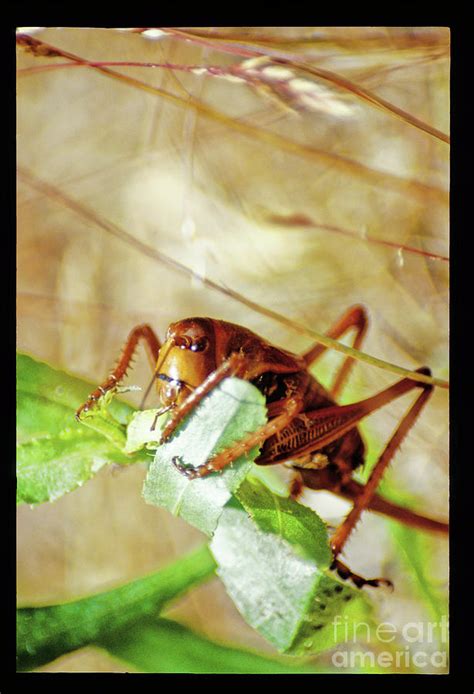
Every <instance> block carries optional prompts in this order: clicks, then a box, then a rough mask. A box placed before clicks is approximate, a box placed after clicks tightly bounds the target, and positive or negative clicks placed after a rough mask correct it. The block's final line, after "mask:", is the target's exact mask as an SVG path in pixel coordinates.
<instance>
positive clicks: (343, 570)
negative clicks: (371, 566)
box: [331, 559, 393, 588]
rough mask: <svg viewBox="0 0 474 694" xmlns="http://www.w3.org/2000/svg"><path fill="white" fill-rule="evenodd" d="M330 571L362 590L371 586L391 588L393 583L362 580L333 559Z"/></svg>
mask: <svg viewBox="0 0 474 694" xmlns="http://www.w3.org/2000/svg"><path fill="white" fill-rule="evenodd" d="M331 569H333V570H334V571H337V573H338V574H339V576H340V577H341V578H342V579H344V580H345V581H346V580H347V579H350V580H351V581H352V583H354V585H355V586H357V588H362V587H363V586H372V587H373V588H376V587H377V586H382V585H385V586H388V587H389V588H393V583H392V582H391V581H389V580H388V579H387V578H364V577H363V576H359V574H356V573H354V572H353V571H352V570H351V569H350V568H349V567H348V566H346V565H345V564H343V563H342V561H340V559H334V561H333V563H332V564H331Z"/></svg>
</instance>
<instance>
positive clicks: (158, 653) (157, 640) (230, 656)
mask: <svg viewBox="0 0 474 694" xmlns="http://www.w3.org/2000/svg"><path fill="white" fill-rule="evenodd" d="M98 645H100V646H101V647H103V648H106V649H107V651H109V652H110V653H111V654H112V655H113V656H114V657H116V658H119V659H120V660H122V661H124V662H125V663H128V664H130V665H131V666H133V668H134V669H135V670H138V671H139V672H155V673H165V672H169V673H189V674H235V675H238V674H259V675H260V674H261V675H271V674H275V675H277V674H278V675H280V674H281V675H283V674H288V675H297V674H305V673H306V674H314V673H316V672H324V671H325V670H324V669H323V668H318V667H317V666H315V665H300V664H294V663H293V662H292V661H291V660H290V659H283V658H281V657H280V658H279V659H277V658H270V657H265V656H262V655H258V654H257V653H252V652H251V651H246V650H243V649H240V648H233V647H230V646H224V645H221V644H219V643H215V642H214V641H210V640H209V639H206V638H204V637H202V636H199V635H198V634H196V633H194V632H192V631H191V630H189V629H187V628H186V627H184V626H182V625H181V624H178V623H177V622H173V621H171V620H167V619H156V620H155V619H153V620H152V619H147V620H143V621H141V622H140V623H139V624H136V625H134V626H132V627H131V628H130V629H126V630H122V631H120V632H116V633H114V634H113V636H112V637H110V638H107V639H103V640H102V641H100V642H99V644H98Z"/></svg>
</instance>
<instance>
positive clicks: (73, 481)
mask: <svg viewBox="0 0 474 694" xmlns="http://www.w3.org/2000/svg"><path fill="white" fill-rule="evenodd" d="M91 390H92V386H91V384H90V383H87V382H85V381H82V380H80V379H78V378H75V377H74V376H70V375H69V374H66V373H63V372H61V371H58V370H56V369H53V368H51V367H50V366H48V365H47V364H43V363H41V362H38V361H35V360H34V359H32V358H31V357H29V356H27V355H26V354H18V355H17V434H18V444H17V483H18V485H17V503H28V504H40V503H43V502H46V501H54V500H56V499H58V498H59V497H60V496H62V495H63V494H66V493H67V492H70V491H72V490H73V489H76V488H77V487H79V486H80V485H82V484H83V483H84V482H86V481H87V480H89V479H90V478H91V477H93V475H94V474H95V473H96V472H97V471H98V470H100V468H101V467H102V466H103V465H105V464H107V463H111V462H113V463H119V464H129V463H131V462H136V461H137V460H138V458H135V459H132V458H130V457H129V456H126V455H124V454H123V453H121V452H120V451H119V450H117V449H116V448H115V447H114V446H113V445H112V443H111V442H110V441H108V440H107V439H104V437H103V436H101V435H100V434H98V433H95V432H94V431H92V430H91V429H89V428H86V427H84V426H83V425H82V424H80V423H79V422H77V421H76V420H75V418H74V414H75V411H76V409H77V408H78V406H79V405H80V404H81V403H82V402H84V401H85V399H86V398H87V395H88V393H90V391H91ZM111 411H112V412H113V414H114V416H116V417H117V418H118V419H119V420H121V421H123V422H125V420H126V419H127V417H129V416H130V415H131V413H132V412H133V408H131V407H130V406H128V405H126V404H125V403H120V402H118V401H114V402H113V403H111ZM116 426H117V428H118V427H120V426H121V425H120V424H116ZM123 438H124V440H125V437H124V435H123Z"/></svg>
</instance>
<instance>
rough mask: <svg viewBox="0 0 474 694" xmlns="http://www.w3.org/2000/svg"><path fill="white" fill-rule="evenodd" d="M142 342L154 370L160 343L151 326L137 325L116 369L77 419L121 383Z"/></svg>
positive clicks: (128, 339) (83, 407) (93, 393)
mask: <svg viewBox="0 0 474 694" xmlns="http://www.w3.org/2000/svg"><path fill="white" fill-rule="evenodd" d="M140 340H143V341H144V342H145V346H146V348H147V354H148V358H149V361H150V364H151V368H152V369H154V367H155V364H156V361H157V359H158V352H159V351H160V346H161V345H160V341H159V339H158V338H157V336H156V335H155V333H154V331H153V328H151V327H150V326H149V325H146V324H144V325H137V326H136V327H135V328H133V330H132V331H131V333H130V335H129V336H128V338H127V341H126V343H125V346H124V348H123V350H122V354H121V356H120V359H119V360H118V362H117V365H116V367H115V368H114V370H113V371H112V373H111V374H110V376H109V377H108V378H107V380H106V381H104V383H102V384H101V385H100V386H99V387H98V388H96V390H94V391H93V392H92V393H91V394H90V395H89V397H88V398H87V400H86V402H85V403H84V404H83V405H81V407H80V408H79V409H78V410H77V412H76V419H78V420H79V419H80V418H81V414H82V413H83V412H87V411H88V410H89V409H90V408H91V407H93V406H94V403H95V402H97V400H99V398H101V397H102V396H104V395H105V394H106V393H107V392H108V391H110V390H112V389H114V388H115V387H116V386H117V384H118V383H120V381H121V380H122V379H123V378H124V376H125V374H126V373H127V369H128V367H129V366H130V362H131V360H132V357H133V355H134V353H135V350H136V348H137V345H138V343H139V341H140Z"/></svg>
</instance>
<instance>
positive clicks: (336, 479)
mask: <svg viewBox="0 0 474 694" xmlns="http://www.w3.org/2000/svg"><path fill="white" fill-rule="evenodd" d="M367 326H368V319H367V312H366V310H365V308H364V307H363V306H359V305H357V306H353V307H351V308H350V309H348V311H346V312H345V313H344V314H343V315H342V316H341V318H340V319H339V320H338V321H337V322H336V323H335V324H334V325H333V326H332V327H331V328H330V330H329V331H328V332H327V335H328V336H329V337H331V338H334V339H338V338H340V337H341V336H343V335H344V334H345V333H346V332H347V331H348V330H350V329H353V330H354V334H355V337H354V340H353V346H354V348H356V349H358V348H359V347H360V345H361V343H362V340H363V338H364V335H365V333H366V331H367ZM140 341H143V342H144V343H145V346H146V348H147V352H148V356H149V359H150V363H151V365H152V369H153V370H154V380H156V383H157V389H158V394H159V398H160V401H161V405H162V408H161V409H160V410H159V414H163V413H165V412H169V413H170V417H169V420H168V421H167V423H166V425H165V427H164V429H163V431H162V434H161V441H160V443H164V442H165V441H166V440H167V439H168V438H169V437H170V436H171V434H172V433H173V432H174V431H175V429H176V427H177V426H178V425H179V424H180V423H181V422H182V420H183V419H184V417H185V416H186V415H188V414H189V413H190V412H191V411H192V410H193V409H194V408H195V407H196V406H197V405H198V404H199V402H200V401H201V400H202V399H203V398H204V397H205V395H207V394H208V393H209V392H210V391H211V390H212V389H213V388H215V387H216V386H217V385H218V384H219V383H220V382H221V381H222V380H223V379H224V378H226V377H229V376H235V377H238V378H242V379H245V380H248V381H250V382H251V383H253V384H254V385H255V386H256V387H257V388H258V389H259V390H260V391H261V393H262V394H263V395H264V396H265V398H266V404H267V415H268V422H267V424H265V425H264V426H262V427H260V428H259V429H257V431H255V432H254V433H251V434H248V435H247V436H246V437H245V438H244V439H243V440H241V441H239V442H237V443H235V444H234V445H232V446H231V447H230V448H228V449H226V450H224V451H221V452H220V453H218V454H217V455H215V456H214V457H212V458H211V459H210V460H208V461H207V462H206V463H204V464H202V465H200V466H198V467H186V466H184V465H183V464H182V463H181V462H180V461H179V460H178V459H176V458H174V459H173V464H174V465H175V466H176V467H177V468H178V470H179V471H180V472H181V473H182V474H184V475H186V476H187V477H188V478H190V479H193V478H197V477H204V476H206V475H208V474H210V473H214V472H219V471H221V470H223V469H224V468H225V467H226V466H228V465H230V464H231V463H232V462H233V461H234V460H236V459H237V458H239V457H240V456H241V455H244V454H245V453H247V452H248V451H250V450H251V449H252V448H254V447H255V446H259V447H260V453H259V456H258V457H257V459H256V460H255V463H256V464H257V465H276V464H282V463H286V464H290V465H291V467H292V468H293V469H294V472H295V477H294V479H293V482H292V485H291V494H292V496H293V497H294V498H297V497H298V496H299V494H300V493H301V491H302V488H303V487H304V486H306V487H309V488H311V489H316V490H321V489H324V490H328V491H331V492H335V493H337V494H339V495H341V496H343V497H345V498H347V499H349V500H351V501H352V502H353V507H352V509H351V511H350V512H349V514H348V515H347V517H346V518H345V519H344V521H343V522H342V524H341V525H340V526H339V527H338V528H337V529H336V531H335V532H334V534H333V536H332V539H331V549H332V553H333V563H332V566H331V568H332V569H334V570H336V571H337V572H338V574H339V575H340V576H341V577H342V578H344V579H351V580H352V581H353V583H354V584H355V585H356V586H358V587H362V586H364V585H370V586H378V585H381V584H389V585H390V584H391V582H390V581H388V580H387V579H383V578H372V579H367V578H363V577H362V576H359V575H358V574H356V573H354V572H352V571H351V570H350V569H349V568H348V567H347V566H346V565H345V564H344V563H343V562H342V561H341V560H340V558H339V557H340V555H341V553H342V551H343V549H344V546H345V544H346V542H347V540H348V538H349V536H350V534H351V532H352V530H353V529H354V527H355V525H356V523H357V522H358V520H359V518H360V516H361V514H362V512H363V511H364V510H366V509H370V510H373V511H376V512H379V513H383V514H386V515H388V516H390V517H392V518H395V519H397V520H399V521H401V522H403V523H406V524H408V525H411V526H413V527H418V528H421V529H424V530H428V531H432V532H440V533H446V532H447V531H448V525H447V524H446V523H444V522H441V521H438V520H435V519H432V518H428V517H426V516H422V515H419V514H417V513H415V512H413V511H411V510H408V509H406V508H402V507H400V506H397V505H395V504H392V503H391V502H389V501H388V500H386V499H384V498H383V497H382V496H380V495H378V494H377V493H376V490H377V487H378V484H379V482H380V481H381V479H382V476H383V474H384V472H385V470H386V469H387V466H388V465H389V463H390V461H391V460H392V458H393V456H394V454H395V452H396V450H397V449H398V447H399V446H400V443H401V441H402V440H403V439H404V437H405V436H406V435H407V433H408V431H409V430H410V428H411V427H412V426H413V424H414V422H415V420H416V418H417V416H418V414H419V413H420V411H421V410H422V408H423V407H424V405H425V404H426V402H427V400H428V399H429V397H430V395H431V392H432V386H431V385H429V384H427V383H423V382H420V381H416V380H412V379H410V378H404V379H402V380H399V381H398V382H396V383H394V384H393V385H391V386H389V387H388V388H385V389H384V390H382V391H381V392H379V393H377V394H376V395H374V396H372V397H369V398H366V399H364V400H360V401H358V402H355V403H352V404H349V405H338V404H337V398H338V396H339V394H340V392H341V389H342V387H343V385H344V383H345V382H346V379H347V377H348V375H349V372H350V369H351V367H352V365H353V363H354V359H353V358H351V357H346V358H345V360H344V361H343V363H342V365H341V367H340V369H339V370H338V372H337V373H336V376H335V379H334V383H333V385H332V387H331V388H330V390H327V389H326V388H324V387H323V386H322V385H321V384H320V383H319V382H318V381H317V380H316V378H315V377H314V376H313V375H312V374H311V373H310V372H309V368H310V366H312V365H313V364H314V363H315V362H316V361H317V359H318V358H319V357H320V356H321V355H322V354H323V352H324V351H325V349H326V347H325V346H323V345H322V344H320V343H316V344H315V345H314V346H312V347H311V348H310V349H308V350H307V351H305V352H304V353H303V354H300V355H296V354H292V353H291V352H288V351H286V350H284V349H281V348H279V347H276V346H274V345H272V344H270V343H269V342H267V341H266V340H264V339H263V338H261V337H259V336H258V335H256V334H255V333H253V332H252V331H250V330H248V329H246V328H244V327H241V326H239V325H236V324H234V323H228V322H226V321H222V320H216V319H212V318H187V319H184V320H180V321H178V322H176V323H173V324H172V325H170V327H169V328H168V331H167V334H166V339H165V341H164V342H163V344H161V342H160V340H159V339H158V338H157V336H156V334H155V332H154V331H153V329H152V328H151V327H150V326H149V325H146V324H145V325H139V326H137V327H135V328H134V329H133V330H132V331H131V333H130V335H129V336H128V339H127V342H126V344H125V347H124V350H123V352H122V355H121V357H120V359H119V362H118V363H117V366H116V367H115V369H114V370H113V372H112V373H111V374H110V376H109V377H108V378H107V380H106V381H105V382H104V383H103V384H102V385H100V386H99V387H98V388H97V389H96V390H95V391H93V393H91V395H90V396H89V398H88V400H87V401H86V402H85V403H84V404H83V405H82V406H81V407H80V408H79V409H78V411H77V413H76V417H77V419H79V420H80V418H81V415H82V414H83V413H85V412H87V411H88V410H89V409H90V408H91V407H93V406H94V404H95V403H96V402H97V401H98V400H99V399H100V398H101V397H103V396H104V395H105V394H106V393H107V392H108V391H111V390H115V389H116V388H117V385H118V384H119V383H120V382H121V381H122V379H123V378H124V376H125V374H126V372H127V369H128V367H129V365H130V361H131V359H132V356H133V354H134V352H135V349H136V347H137V345H138V343H139V342H140ZM418 372H419V373H423V374H427V375H430V373H431V372H430V370H429V369H428V368H426V367H422V368H420V369H418ZM412 390H413V391H418V393H417V397H416V399H415V401H414V402H413V404H412V405H411V407H410V409H409V410H408V411H407V413H406V414H405V415H404V416H403V418H402V419H401V421H400V422H399V424H398V426H397V427H396V429H395V431H394V433H393V434H392V437H391V438H390V440H389V442H388V443H387V445H386V446H385V448H384V450H383V452H382V454H381V455H380V457H379V459H378V460H377V462H376V464H375V466H374V468H373V470H372V473H371V475H370V477H369V479H368V481H367V482H366V484H365V485H363V484H360V483H359V482H357V481H356V480H354V479H353V472H354V471H355V470H356V469H357V468H359V467H360V466H362V465H363V464H364V458H365V445H364V442H363V439H362V436H361V434H360V431H359V429H358V427H357V425H358V423H359V422H360V421H361V420H362V419H363V418H364V417H366V416H367V415H369V414H371V413H372V412H374V411H375V410H378V409H379V408H381V407H383V406H384V405H387V404H388V403H390V402H391V401H392V400H394V399H396V398H398V397H400V396H402V395H404V394H405V393H408V392H409V391H412Z"/></svg>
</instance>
